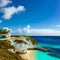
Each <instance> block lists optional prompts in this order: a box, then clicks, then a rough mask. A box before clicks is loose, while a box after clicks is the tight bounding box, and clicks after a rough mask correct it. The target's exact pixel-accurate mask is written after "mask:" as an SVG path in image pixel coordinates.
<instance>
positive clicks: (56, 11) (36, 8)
mask: <svg viewBox="0 0 60 60" xmlns="http://www.w3.org/2000/svg"><path fill="white" fill-rule="evenodd" d="M7 1H8V2H7ZM5 2H7V3H3V0H1V2H0V10H2V11H0V27H1V28H2V27H9V28H12V29H14V28H15V29H17V27H19V26H20V27H22V28H23V27H25V26H26V25H30V26H31V29H57V30H59V29H60V0H6V1H5ZM1 3H2V4H1ZM4 4H5V5H4ZM19 6H20V7H21V6H23V10H22V11H21V10H19V11H17V9H18V8H19ZM9 7H10V8H12V7H13V8H15V9H16V11H17V13H16V11H15V10H13V12H14V11H15V12H14V13H13V14H10V15H11V17H10V18H6V16H5V15H6V13H7V12H8V11H7V12H6V11H5V8H7V9H8V8H9ZM11 11H12V10H11ZM11 11H9V13H10V12H11ZM9 13H8V14H9ZM8 14H7V15H8ZM2 16H3V17H2ZM8 17H9V16H8Z"/></svg>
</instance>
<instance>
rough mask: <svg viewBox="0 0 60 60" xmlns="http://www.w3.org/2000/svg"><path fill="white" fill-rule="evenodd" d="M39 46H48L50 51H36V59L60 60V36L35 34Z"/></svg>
mask: <svg viewBox="0 0 60 60" xmlns="http://www.w3.org/2000/svg"><path fill="white" fill-rule="evenodd" d="M33 38H35V40H36V41H37V42H38V46H40V47H43V48H47V49H48V50H49V52H42V51H37V50H36V51H35V52H34V58H35V59H34V60H60V37H59V36H33Z"/></svg>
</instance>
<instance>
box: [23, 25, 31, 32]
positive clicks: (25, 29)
mask: <svg viewBox="0 0 60 60" xmlns="http://www.w3.org/2000/svg"><path fill="white" fill-rule="evenodd" d="M23 32H24V33H30V25H27V26H26V27H25V28H24V29H23Z"/></svg>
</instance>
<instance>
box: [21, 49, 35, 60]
mask: <svg viewBox="0 0 60 60" xmlns="http://www.w3.org/2000/svg"><path fill="white" fill-rule="evenodd" d="M33 54H34V50H28V51H27V53H26V54H20V56H21V57H22V58H23V59H25V60H34V58H33Z"/></svg>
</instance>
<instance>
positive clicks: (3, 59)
mask: <svg viewBox="0 0 60 60" xmlns="http://www.w3.org/2000/svg"><path fill="white" fill-rule="evenodd" d="M8 49H13V50H14V46H12V45H11V44H10V42H9V41H8V40H3V41H2V40H0V60H23V59H22V58H21V57H20V56H19V55H18V54H16V53H14V52H11V51H9V50H8Z"/></svg>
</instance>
